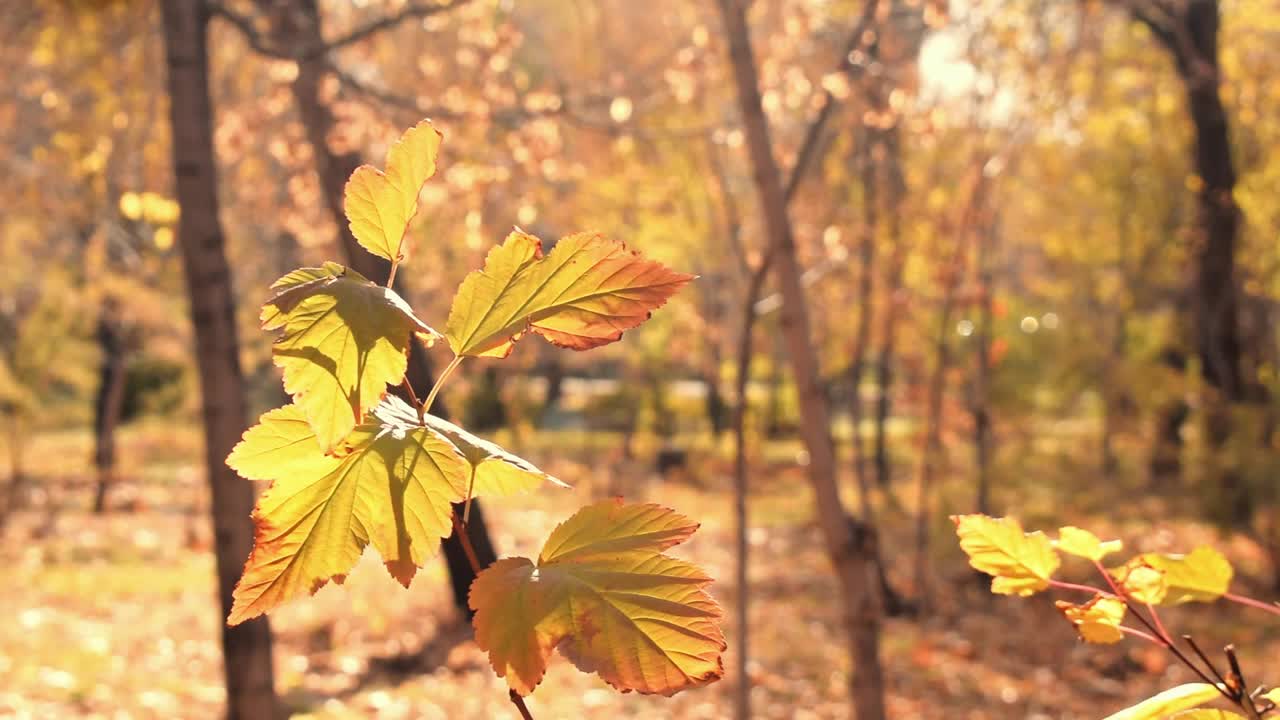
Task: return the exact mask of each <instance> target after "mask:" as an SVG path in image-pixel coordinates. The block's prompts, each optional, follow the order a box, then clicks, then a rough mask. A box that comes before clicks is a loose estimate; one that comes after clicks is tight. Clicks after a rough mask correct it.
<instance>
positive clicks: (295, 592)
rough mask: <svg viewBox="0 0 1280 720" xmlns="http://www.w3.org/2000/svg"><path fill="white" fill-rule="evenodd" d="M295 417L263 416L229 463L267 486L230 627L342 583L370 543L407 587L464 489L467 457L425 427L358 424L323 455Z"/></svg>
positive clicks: (285, 411) (444, 532)
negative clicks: (339, 444)
mask: <svg viewBox="0 0 1280 720" xmlns="http://www.w3.org/2000/svg"><path fill="white" fill-rule="evenodd" d="M301 418H302V413H301V411H300V410H299V409H298V408H297V407H296V406H292V405H290V406H286V407H284V408H280V409H278V410H272V411H271V412H268V413H266V414H265V415H263V416H262V418H261V421H260V422H259V424H258V425H256V426H254V427H253V428H250V429H249V430H248V431H247V432H246V433H245V435H244V439H243V440H242V441H241V442H240V444H238V445H236V447H235V448H234V449H233V450H232V452H231V455H230V456H229V457H228V458H227V464H228V465H230V466H231V467H232V469H234V470H236V472H238V473H240V474H241V475H243V476H245V477H248V478H252V479H258V480H270V481H272V484H271V486H270V487H269V488H267V490H266V491H265V492H263V493H262V495H261V496H260V497H259V498H258V503H257V506H256V507H255V508H254V511H253V520H254V523H255V525H256V532H255V533H254V547H253V552H252V553H251V554H250V556H249V560H248V562H246V563H245V568H244V574H243V575H242V576H241V578H240V582H239V583H238V584H237V585H236V589H235V593H234V598H235V603H234V605H233V607H232V610H231V615H230V617H229V618H228V619H227V623H228V624H230V625H235V624H238V623H240V622H243V621H245V620H248V619H250V618H253V617H256V616H258V615H261V614H262V613H265V612H269V611H270V610H271V609H273V608H275V607H277V606H278V605H280V604H282V603H284V602H287V601H289V600H291V599H293V598H296V597H299V596H302V595H305V594H309V593H315V592H316V591H317V590H319V589H320V588H321V587H323V586H324V585H325V584H326V583H327V582H329V581H330V580H336V581H338V582H341V581H342V579H343V578H344V577H345V575H346V573H347V572H349V571H350V570H351V568H352V567H353V566H354V565H355V563H356V561H357V560H359V559H360V554H361V553H362V552H363V550H364V548H365V546H366V545H369V544H372V545H373V546H374V548H375V549H376V550H377V551H378V554H379V555H381V556H382V560H383V562H384V563H385V564H386V566H387V570H388V571H389V572H390V573H391V575H392V576H393V577H395V578H396V579H397V580H398V581H400V582H401V583H402V584H403V585H405V586H406V587H408V585H409V583H410V581H411V580H412V579H413V576H414V574H415V573H416V571H417V568H419V567H421V566H422V564H423V563H424V562H425V561H426V560H427V558H429V557H430V556H431V555H432V554H433V553H434V552H435V550H436V548H437V547H438V546H439V541H440V538H442V537H447V536H448V535H449V533H450V532H451V531H452V521H451V519H450V515H451V513H452V505H451V504H452V503H455V502H459V501H461V500H462V498H463V494H464V492H465V491H466V483H467V478H468V475H469V468H468V465H467V462H466V460H465V459H464V458H463V457H462V455H461V454H460V453H459V452H458V451H457V450H456V449H455V448H454V447H453V445H452V443H450V442H449V441H448V440H446V439H445V438H444V437H442V436H440V435H439V434H438V433H436V432H435V431H433V430H431V429H429V428H423V427H416V428H415V427H405V426H402V425H397V424H390V423H385V422H377V423H366V424H362V425H359V426H357V427H356V428H355V430H354V431H353V432H352V433H351V434H350V435H349V436H348V437H347V440H346V442H344V443H343V445H342V447H341V448H340V449H339V451H338V452H337V453H336V454H335V455H325V454H323V453H321V451H320V448H319V445H318V444H317V443H316V442H315V437H314V435H310V436H308V432H307V430H308V428H309V427H310V426H309V425H308V424H305V423H303V422H301Z"/></svg>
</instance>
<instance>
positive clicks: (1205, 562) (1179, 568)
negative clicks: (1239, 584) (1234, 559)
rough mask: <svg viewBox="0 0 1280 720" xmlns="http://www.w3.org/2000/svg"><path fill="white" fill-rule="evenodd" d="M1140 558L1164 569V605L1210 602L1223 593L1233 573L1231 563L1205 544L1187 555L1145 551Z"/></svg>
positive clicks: (1229, 584)
mask: <svg viewBox="0 0 1280 720" xmlns="http://www.w3.org/2000/svg"><path fill="white" fill-rule="evenodd" d="M1141 559H1142V560H1144V561H1145V562H1147V563H1148V564H1150V565H1151V566H1152V567H1155V568H1156V569H1158V570H1163V571H1164V576H1165V580H1166V581H1167V582H1168V584H1169V592H1168V593H1166V594H1165V597H1164V599H1163V600H1162V601H1161V604H1163V605H1181V604H1182V603H1188V602H1213V601H1214V600H1217V599H1218V598H1220V597H1222V596H1223V595H1224V594H1226V592H1227V588H1228V587H1230V586H1231V578H1232V576H1233V575H1234V574H1235V571H1234V570H1233V569H1232V567H1231V562H1230V561H1228V560H1227V558H1226V557H1225V556H1223V554H1222V553H1220V552H1218V551H1217V550H1215V549H1213V548H1211V547H1209V546H1207V545H1202V546H1200V547H1198V548H1196V549H1195V550H1192V551H1191V552H1190V553H1189V554H1187V555H1162V554H1159V553H1145V554H1143V555H1142V556H1141Z"/></svg>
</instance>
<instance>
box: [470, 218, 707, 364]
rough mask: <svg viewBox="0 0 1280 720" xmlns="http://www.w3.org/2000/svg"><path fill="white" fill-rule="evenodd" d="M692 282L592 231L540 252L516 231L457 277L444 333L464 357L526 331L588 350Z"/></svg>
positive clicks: (505, 347)
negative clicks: (481, 264) (473, 268)
mask: <svg viewBox="0 0 1280 720" xmlns="http://www.w3.org/2000/svg"><path fill="white" fill-rule="evenodd" d="M692 279H693V276H692V275H686V274H685V273H679V272H675V271H674V270H670V269H668V268H667V267H665V266H663V265H661V264H660V263H657V262H654V261H652V260H645V259H644V258H642V257H640V256H639V255H638V254H637V253H634V252H631V251H630V250H627V248H626V246H625V245H623V244H622V243H620V242H617V241H614V240H609V239H607V238H604V237H602V236H600V235H594V234H590V233H581V234H578V235H571V236H569V237H566V238H563V239H562V240H560V241H559V242H557V243H556V245H555V248H554V249H553V250H552V251H551V253H550V254H549V255H547V256H546V257H543V255H542V242H541V241H540V240H538V239H537V238H535V237H534V236H532V235H528V234H526V233H524V232H521V231H519V230H516V231H514V232H512V233H511V234H510V235H508V236H507V239H506V241H504V242H503V243H502V244H501V245H499V246H497V247H495V248H493V249H492V250H490V251H489V255H488V257H486V258H485V263H484V269H482V270H478V271H476V272H473V273H471V274H470V275H468V276H467V277H466V279H465V280H463V281H462V285H461V287H459V288H458V294H457V296H456V297H455V298H454V300H453V307H452V309H451V310H450V311H449V321H448V324H447V326H446V327H445V335H446V336H447V337H448V339H449V346H450V347H451V348H453V352H454V354H456V355H464V356H483V357H506V356H507V355H508V354H509V353H510V352H511V348H512V346H513V345H514V344H515V342H516V341H517V340H519V339H520V337H521V336H522V335H523V334H524V333H525V332H527V331H533V332H535V333H537V334H539V335H542V336H543V337H545V338H546V339H547V340H548V341H550V342H551V343H553V344H555V345H559V346H560V347H566V348H571V349H573V350H588V349H590V348H593V347H598V346H600V345H605V344H608V343H611V342H614V341H615V340H617V339H618V338H620V337H622V333H623V331H624V330H629V329H631V328H633V327H635V326H637V325H639V324H640V323H642V322H644V321H645V320H646V319H648V317H649V315H650V313H652V312H653V310H654V309H656V308H658V307H661V306H662V305H663V304H664V303H665V302H666V301H667V298H669V297H671V295H672V294H673V293H675V291H676V290H679V289H680V288H681V287H682V286H683V285H684V284H685V283H687V282H689V281H690V280H692Z"/></svg>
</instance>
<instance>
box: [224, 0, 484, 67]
mask: <svg viewBox="0 0 1280 720" xmlns="http://www.w3.org/2000/svg"><path fill="white" fill-rule="evenodd" d="M470 2H471V0H452V1H451V2H447V3H443V4H438V5H421V4H412V5H408V6H406V7H404V8H402V9H401V10H400V11H399V12H397V13H394V14H392V15H387V16H385V17H382V18H378V19H377V20H373V21H371V22H368V23H365V24H364V25H361V26H360V27H357V28H356V29H354V30H351V31H350V32H347V33H346V34H344V35H340V36H338V37H337V38H335V39H333V40H330V41H328V42H323V43H320V44H317V45H310V46H304V47H301V48H296V49H285V48H280V47H277V46H274V45H271V44H269V43H268V42H266V41H265V40H264V39H263V37H262V34H261V33H259V32H258V30H257V28H255V27H254V24H253V19H252V18H250V17H248V16H246V15H241V14H240V13H237V12H236V11H234V10H232V9H231V8H229V7H227V6H226V5H224V4H222V3H220V2H214V1H212V0H210V2H208V3H207V5H206V6H207V7H208V9H209V14H210V15H212V16H213V17H220V18H222V19H223V20H226V21H227V22H229V23H231V24H232V25H234V26H236V28H237V29H238V30H240V33H241V34H242V35H244V38H245V41H246V42H248V43H249V47H251V48H253V49H254V50H255V51H257V52H258V53H261V54H263V55H266V56H268V57H273V58H276V59H279V60H314V59H315V58H318V57H321V56H323V55H327V54H328V53H330V52H333V51H334V50H340V49H342V48H344V47H347V46H349V45H354V44H355V43H358V42H360V41H361V40H364V39H366V38H368V37H369V36H371V35H373V34H375V33H378V32H381V31H383V30H390V29H391V28H394V27H396V26H398V25H401V24H403V23H405V22H406V21H408V20H414V19H421V18H427V17H430V16H432V15H438V14H440V13H444V12H449V11H450V10H455V9H457V8H459V7H461V6H463V5H466V4H468V3H470Z"/></svg>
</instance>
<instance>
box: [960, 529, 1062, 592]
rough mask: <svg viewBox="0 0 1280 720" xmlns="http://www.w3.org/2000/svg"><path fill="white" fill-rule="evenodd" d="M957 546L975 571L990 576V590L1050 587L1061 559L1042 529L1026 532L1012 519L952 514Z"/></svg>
mask: <svg viewBox="0 0 1280 720" xmlns="http://www.w3.org/2000/svg"><path fill="white" fill-rule="evenodd" d="M951 519H952V521H953V522H955V524H956V535H957V536H958V537H959V538H960V549H961V550H964V552H965V554H966V555H968V556H969V564H970V565H972V566H973V568H974V569H975V570H978V571H981V572H984V573H986V574H988V575H991V576H992V577H993V578H994V579H993V580H992V581H991V592H994V593H998V594H1000V595H1023V596H1025V595H1032V594H1034V593H1037V592H1039V591H1041V590H1044V589H1045V588H1047V587H1049V579H1050V578H1051V577H1053V573H1054V572H1055V571H1057V569H1058V565H1059V564H1060V563H1061V560H1060V559H1059V558H1058V553H1057V552H1055V551H1054V549H1053V543H1051V542H1050V541H1049V538H1048V537H1046V536H1045V534H1044V533H1041V532H1033V533H1026V532H1023V531H1022V525H1020V524H1019V523H1018V521H1017V520H1015V519H1013V518H993V517H988V516H986V515H953V516H951Z"/></svg>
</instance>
